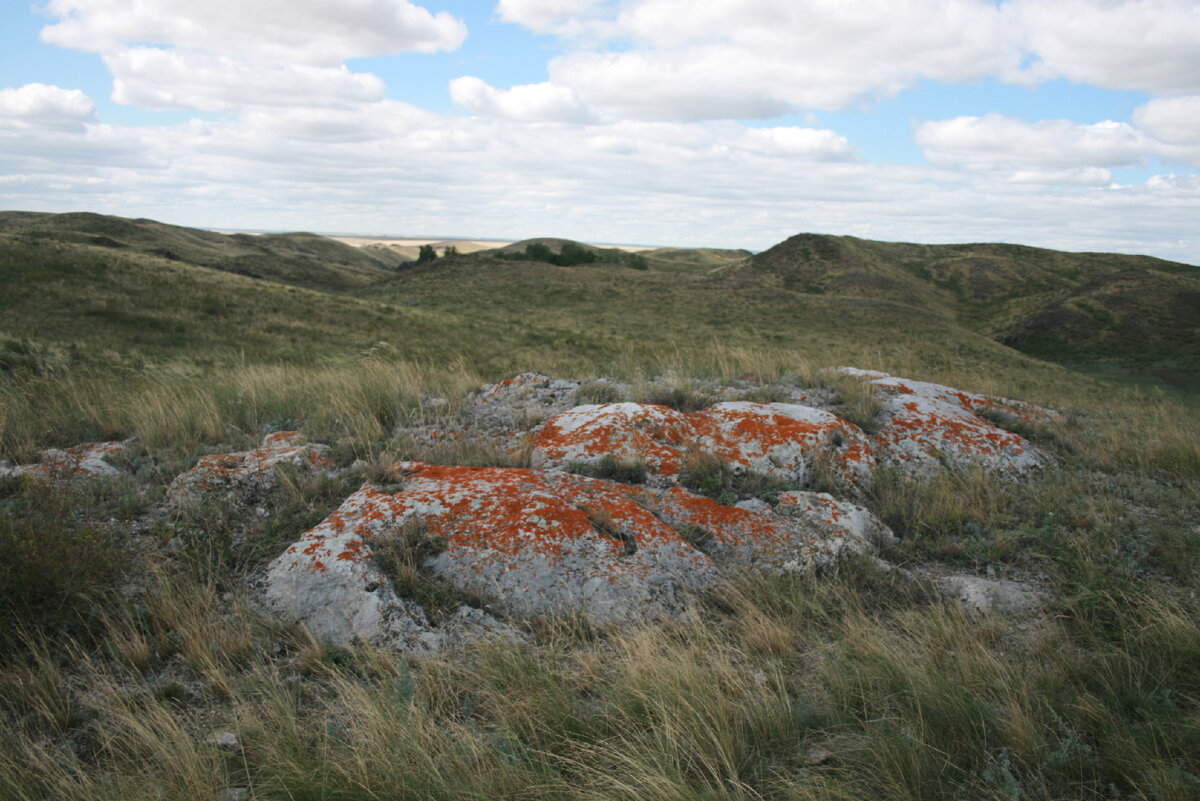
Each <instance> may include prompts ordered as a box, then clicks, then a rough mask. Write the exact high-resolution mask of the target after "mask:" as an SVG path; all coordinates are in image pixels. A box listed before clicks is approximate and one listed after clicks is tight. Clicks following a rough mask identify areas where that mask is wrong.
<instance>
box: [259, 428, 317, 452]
mask: <svg viewBox="0 0 1200 801" xmlns="http://www.w3.org/2000/svg"><path fill="white" fill-rule="evenodd" d="M307 443H308V437H306V436H304V435H303V434H301V433H300V432H299V431H276V432H275V433H274V434H267V435H266V436H265V437H263V447H264V448H283V447H287V446H292V445H305V444H307Z"/></svg>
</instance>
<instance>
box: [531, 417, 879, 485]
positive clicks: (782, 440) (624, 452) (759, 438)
mask: <svg viewBox="0 0 1200 801" xmlns="http://www.w3.org/2000/svg"><path fill="white" fill-rule="evenodd" d="M533 445H534V450H533V461H534V464H536V465H540V466H544V467H548V468H554V469H564V468H569V467H571V466H572V465H577V464H584V465H597V464H599V463H601V462H602V461H603V460H605V459H616V460H617V461H618V462H644V463H645V464H646V466H647V469H648V470H649V471H650V472H651V473H652V474H654V476H656V477H658V478H659V479H665V482H663V481H659V482H658V483H673V482H674V481H675V480H676V479H677V477H678V475H679V473H680V471H681V469H682V466H683V464H684V458H685V454H686V453H687V452H688V450H689V449H696V450H699V451H701V452H704V453H709V454H712V455H715V456H717V457H718V458H719V459H720V460H721V461H722V462H724V463H726V464H728V465H729V466H730V467H732V468H733V469H734V470H735V471H738V472H741V471H751V472H755V473H760V474H764V475H769V476H773V477H776V478H779V479H781V480H784V481H789V482H792V483H795V484H802V483H803V482H804V481H805V480H806V479H807V477H808V473H809V471H810V469H811V466H812V462H813V461H814V459H815V458H817V456H818V454H823V455H828V456H829V457H830V458H831V460H832V462H833V464H834V466H835V468H836V469H837V470H838V471H839V472H840V473H842V474H843V477H844V478H847V479H853V478H856V477H858V478H865V477H866V476H867V475H868V474H869V472H870V468H871V466H872V465H873V464H874V459H873V457H872V455H871V447H870V444H869V442H868V440H867V438H866V436H865V435H864V434H863V433H862V431H860V430H859V429H858V428H857V427H856V426H854V425H852V424H851V423H848V422H846V421H845V420H841V419H840V418H838V417H836V416H834V415H832V414H830V413H829V412H825V411H821V410H819V409H813V408H810V407H807V406H800V405H797V404H790V403H751V402H748V401H730V402H725V403H718V404H715V405H713V406H710V407H709V408H707V409H703V410H701V411H698V412H694V413H692V414H683V413H682V412H678V411H675V410H673V409H669V408H667V407H665V406H656V405H650V404H638V403H609V404H604V405H600V406H577V407H575V408H574V409H571V410H570V411H568V412H564V413H563V414H560V415H557V416H555V417H553V418H551V419H550V420H547V421H546V423H545V425H544V426H542V428H541V429H540V430H538V431H537V432H535V433H534V436H533Z"/></svg>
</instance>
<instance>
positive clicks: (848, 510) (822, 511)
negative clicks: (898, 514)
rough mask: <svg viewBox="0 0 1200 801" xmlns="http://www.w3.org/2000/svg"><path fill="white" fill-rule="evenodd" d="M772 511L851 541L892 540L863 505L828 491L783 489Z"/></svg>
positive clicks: (873, 544) (871, 543) (808, 526)
mask: <svg viewBox="0 0 1200 801" xmlns="http://www.w3.org/2000/svg"><path fill="white" fill-rule="evenodd" d="M775 513H776V514H778V515H782V516H784V517H787V518H790V519H792V520H794V521H797V522H799V523H801V524H802V525H803V526H804V527H805V528H808V529H809V530H812V531H826V532H831V533H834V534H835V535H836V536H837V537H839V538H841V539H843V540H845V541H850V542H859V543H866V544H870V545H872V546H879V545H883V544H886V543H889V542H891V541H892V540H893V539H895V536H894V535H893V534H892V530H891V529H890V528H888V527H887V526H886V525H885V524H884V523H883V521H881V520H880V519H879V518H877V517H875V515H873V514H871V513H870V512H869V511H868V510H866V509H864V508H863V507H861V506H859V505H857V504H853V503H850V502H848V501H841V500H838V499H837V498H834V497H833V496H832V495H830V494H829V493H827V492H783V493H780V494H779V503H778V504H776V506H775Z"/></svg>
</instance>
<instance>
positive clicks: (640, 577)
mask: <svg viewBox="0 0 1200 801" xmlns="http://www.w3.org/2000/svg"><path fill="white" fill-rule="evenodd" d="M397 467H398V468H399V469H403V470H405V471H406V472H407V473H408V479H407V483H406V485H405V488H404V491H403V492H402V493H399V494H397V495H396V496H395V497H396V499H397V500H398V501H399V502H401V503H402V504H403V505H404V506H405V507H406V509H407V510H408V511H409V513H410V514H412V515H415V516H418V517H419V518H420V519H421V520H422V521H423V523H424V524H425V526H426V527H427V530H428V531H429V532H430V534H432V535H435V536H441V537H443V538H444V540H445V542H446V549H445V550H444V551H443V552H442V553H440V554H439V555H438V556H437V557H435V558H434V559H433V560H432V562H431V564H430V567H431V568H432V570H433V571H434V573H435V574H437V575H439V576H441V577H442V578H444V579H445V580H447V581H449V582H450V583H452V584H453V585H454V586H456V587H458V588H459V589H461V590H463V591H465V592H468V593H472V594H477V595H481V596H483V597H486V598H488V599H489V600H491V601H492V602H493V603H494V604H496V605H497V606H498V607H499V608H504V609H506V610H507V611H510V612H516V613H521V614H530V613H540V612H554V611H564V610H568V609H583V610H584V611H586V612H587V613H588V614H589V615H591V616H592V617H594V618H596V619H600V620H612V619H627V618H632V617H640V616H646V615H648V616H652V617H653V616H658V615H661V614H665V613H668V612H670V611H675V610H678V609H679V608H681V607H682V605H684V604H685V603H686V600H687V597H688V591H689V590H693V589H695V588H697V587H698V586H700V585H701V584H703V583H704V582H705V580H706V576H708V574H709V573H710V572H711V570H712V567H711V563H710V561H709V559H708V557H707V556H705V555H704V554H702V553H699V552H698V551H696V550H694V549H693V548H691V547H690V546H689V545H688V544H687V543H686V542H684V541H683V540H682V539H681V538H680V537H679V535H678V533H677V532H676V531H675V530H674V529H672V528H671V527H670V526H668V525H665V524H664V523H662V521H660V520H658V519H657V518H656V517H655V516H654V515H653V514H652V513H651V512H650V511H648V510H647V509H646V508H644V507H643V506H641V505H639V504H638V503H636V502H635V501H634V500H633V499H632V498H631V497H630V496H629V495H628V494H627V493H625V492H622V491H621V489H620V488H619V487H620V485H617V484H613V483H611V482H607V481H599V480H596V479H590V478H585V477H582V476H574V475H569V474H563V473H553V472H546V471H541V470H529V469H516V468H487V467H445V466H437V465H427V464H423V463H402V464H400V465H397Z"/></svg>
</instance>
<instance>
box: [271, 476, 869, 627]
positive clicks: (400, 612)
mask: <svg viewBox="0 0 1200 801" xmlns="http://www.w3.org/2000/svg"><path fill="white" fill-rule="evenodd" d="M396 470H397V471H398V472H399V473H400V474H401V475H403V476H404V477H405V484H404V487H403V489H401V490H400V491H399V492H396V493H393V494H389V493H384V492H382V491H380V490H379V489H378V488H376V487H374V486H371V485H367V486H364V487H363V488H362V489H360V490H359V491H358V492H356V493H354V494H353V495H352V496H350V498H348V499H347V500H346V502H345V503H343V504H342V506H341V507H340V508H339V509H338V510H337V511H336V512H334V513H333V514H332V515H330V516H329V517H328V518H326V519H325V520H324V521H322V522H321V523H320V524H319V525H318V526H316V527H315V528H313V529H312V530H311V531H309V532H307V533H306V534H305V535H304V536H303V537H302V538H301V539H300V540H299V541H298V542H296V543H295V544H293V545H292V546H291V547H289V548H288V549H287V551H286V552H285V553H284V554H283V555H282V556H280V557H279V558H278V559H276V560H275V561H274V562H273V563H272V564H271V565H270V567H269V569H268V572H267V599H268V601H269V603H270V604H271V605H272V606H273V607H274V608H275V609H276V610H277V611H278V612H280V613H281V614H283V615H284V616H285V617H287V618H289V619H291V620H299V621H302V622H304V623H305V624H306V625H307V626H308V627H309V629H310V630H311V631H312V632H313V633H314V634H315V635H316V636H318V637H321V638H325V639H330V640H332V641H334V642H342V643H345V642H349V641H352V640H354V639H355V638H361V639H365V640H370V641H373V642H378V643H382V644H386V645H391V646H394V647H398V648H401V649H405V650H436V649H439V648H443V647H447V646H448V645H450V644H453V643H456V642H463V641H471V640H473V639H478V638H479V637H481V636H502V637H508V638H512V637H519V636H520V635H519V634H518V633H517V632H516V630H515V629H512V628H511V627H509V626H507V624H504V623H502V622H500V621H497V620H495V618H493V617H491V616H490V615H488V614H487V613H485V612H483V611H482V610H478V609H472V608H470V607H464V608H462V609H460V610H459V612H458V613H456V615H455V616H454V617H452V618H451V619H450V620H449V621H447V622H446V623H444V624H443V625H442V626H441V627H438V628H434V627H431V626H430V625H429V622H428V620H427V618H426V617H425V616H424V614H423V611H422V610H421V609H420V608H419V607H417V606H416V604H414V603H412V602H411V601H407V600H404V599H401V598H399V597H397V596H396V595H395V593H394V591H393V590H392V585H391V583H390V581H389V579H388V577H386V576H384V575H383V574H382V573H381V572H380V569H379V567H378V565H377V564H376V560H375V556H374V550H373V547H378V546H379V545H380V544H381V543H382V542H383V541H384V540H386V539H387V538H394V537H400V536H406V537H408V536H412V535H413V533H414V532H416V533H417V536H418V537H420V538H423V540H425V541H432V542H438V543H440V544H441V545H442V546H444V548H443V549H442V550H441V551H440V552H438V553H437V554H436V555H434V556H431V557H429V558H428V560H427V561H426V563H425V565H424V568H425V569H427V570H428V571H430V573H431V574H432V575H434V576H436V577H437V578H439V579H441V580H443V581H446V582H447V583H449V584H450V585H452V586H453V587H455V588H457V589H458V590H460V591H462V592H464V593H467V594H469V595H471V596H474V597H478V598H481V599H483V600H484V601H485V602H486V603H487V604H489V605H490V606H491V607H492V608H494V609H496V610H497V611H500V612H504V613H507V614H514V615H521V616H524V615H536V614H545V613H560V612H568V611H572V610H579V611H582V612H584V613H586V614H587V615H588V616H589V617H591V618H592V619H594V620H597V621H601V622H604V621H628V620H635V619H643V618H662V617H669V616H672V615H675V614H678V613H680V612H682V611H683V610H684V609H685V608H686V607H687V605H688V604H689V603H690V602H691V601H692V600H693V599H694V597H695V595H696V593H697V592H699V591H701V590H703V589H706V588H708V587H711V586H712V585H713V584H714V583H715V582H717V581H719V580H720V578H721V573H720V571H719V569H718V566H719V563H727V564H743V565H750V566H754V567H759V568H765V569H771V570H780V571H786V572H802V571H807V570H811V569H813V568H817V567H820V566H822V565H825V564H828V563H829V562H831V561H832V560H834V559H836V558H837V557H839V556H840V555H842V554H844V553H848V552H862V551H867V550H870V549H871V548H873V547H874V545H875V543H876V542H877V541H878V540H880V539H884V538H887V537H890V532H888V531H887V529H886V527H884V526H882V524H880V523H878V521H875V520H874V518H872V517H871V516H870V515H869V513H867V512H866V511H865V510H863V509H861V508H859V507H856V506H854V505H853V504H848V503H844V502H840V501H835V500H834V499H832V498H831V497H829V496H827V495H820V494H816V493H798V492H797V493H785V494H784V500H782V501H781V502H780V504H779V506H778V507H777V508H776V510H772V509H771V508H770V507H769V506H766V505H765V504H761V505H755V507H754V508H753V509H739V508H733V507H727V506H723V505H721V504H718V503H716V502H715V501H713V500H711V499H709V498H705V497H702V496H698V495H694V494H692V493H690V492H687V491H686V490H684V489H681V488H679V487H672V488H667V489H658V490H656V489H653V488H649V487H644V486H633V485H627V484H618V483H616V482H612V481H603V480H599V479H592V478H587V477H584V476H577V475H572V474H569V473H561V472H556V471H544V470H531V469H523V468H497V467H447V466H440V465H431V464H425V463H422V462H401V463H399V464H397V465H396Z"/></svg>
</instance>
